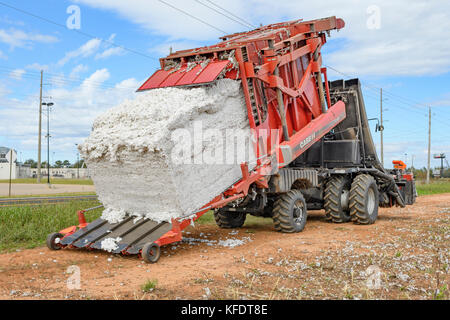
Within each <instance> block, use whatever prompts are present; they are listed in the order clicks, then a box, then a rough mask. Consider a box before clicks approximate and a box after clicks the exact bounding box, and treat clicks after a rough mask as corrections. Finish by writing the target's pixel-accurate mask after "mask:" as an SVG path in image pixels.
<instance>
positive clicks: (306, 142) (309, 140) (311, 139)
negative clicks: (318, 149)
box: [299, 132, 316, 149]
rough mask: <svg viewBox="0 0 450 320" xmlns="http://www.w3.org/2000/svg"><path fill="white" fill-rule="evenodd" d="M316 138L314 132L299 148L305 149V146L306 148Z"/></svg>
mask: <svg viewBox="0 0 450 320" xmlns="http://www.w3.org/2000/svg"><path fill="white" fill-rule="evenodd" d="M315 138H316V133H315V132H314V133H313V134H312V135H310V136H309V137H306V138H305V140H303V141H302V142H300V144H299V148H300V149H303V147H304V146H306V145H307V144H308V143H310V142H311V141H313V140H314V139H315Z"/></svg>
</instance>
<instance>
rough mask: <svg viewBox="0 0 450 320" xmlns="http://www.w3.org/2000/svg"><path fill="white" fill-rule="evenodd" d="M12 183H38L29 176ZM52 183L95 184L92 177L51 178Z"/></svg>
mask: <svg viewBox="0 0 450 320" xmlns="http://www.w3.org/2000/svg"><path fill="white" fill-rule="evenodd" d="M11 182H12V183H32V184H37V180H36V179H33V178H27V179H13V180H11ZM0 183H9V180H7V179H4V180H0ZM50 183H51V184H80V185H93V184H94V183H93V182H92V180H91V179H61V178H55V179H52V178H50ZM41 184H47V179H44V178H43V179H41Z"/></svg>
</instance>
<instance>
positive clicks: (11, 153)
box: [9, 148, 13, 197]
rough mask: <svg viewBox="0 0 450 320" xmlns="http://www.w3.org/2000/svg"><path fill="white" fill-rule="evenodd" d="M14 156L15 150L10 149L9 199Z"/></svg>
mask: <svg viewBox="0 0 450 320" xmlns="http://www.w3.org/2000/svg"><path fill="white" fill-rule="evenodd" d="M12 155H13V149H12V148H11V149H9V197H11V183H12V162H13V160H12V158H13V157H12Z"/></svg>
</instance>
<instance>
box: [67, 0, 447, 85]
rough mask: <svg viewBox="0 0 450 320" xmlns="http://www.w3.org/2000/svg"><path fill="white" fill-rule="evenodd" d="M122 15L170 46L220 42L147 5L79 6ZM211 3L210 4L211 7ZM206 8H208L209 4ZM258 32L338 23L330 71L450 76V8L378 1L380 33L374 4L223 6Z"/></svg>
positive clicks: (343, 0)
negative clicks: (298, 23) (278, 25)
mask: <svg viewBox="0 0 450 320" xmlns="http://www.w3.org/2000/svg"><path fill="white" fill-rule="evenodd" d="M76 2H78V3H83V4H85V5H89V6H91V7H94V8H99V9H103V10H109V11H113V12H116V13H118V14H119V15H120V16H121V17H123V18H124V19H127V20H129V21H131V22H133V23H135V24H138V25H140V26H141V27H142V28H144V29H146V30H149V31H151V32H152V33H155V34H158V35H163V36H166V37H167V38H168V40H169V41H184V40H186V41H212V40H215V39H216V38H217V37H218V36H221V35H222V34H221V33H220V32H219V31H217V30H215V29H213V28H211V27H208V26H206V25H204V24H202V23H201V22H198V21H196V20H194V19H192V18H191V17H188V16H186V15H184V14H183V13H180V12H178V11H176V10H174V9H173V8H170V7H168V6H166V5H164V4H162V3H161V2H157V1H146V0H129V1H126V2H124V1H119V0H76ZM168 2H169V3H170V4H172V5H173V6H175V7H178V8H180V9H182V10H184V11H186V12H188V13H190V14H192V15H194V16H196V17H198V18H201V19H203V20H205V21H206V22H208V23H210V24H212V25H214V26H215V27H217V28H219V29H222V30H225V31H227V32H229V33H231V32H236V31H245V28H244V27H243V26H241V25H239V24H237V23H236V22H233V21H231V20H229V19H227V18H226V17H224V16H222V15H219V14H217V13H216V12H214V11H212V10H210V9H208V8H206V7H204V6H202V5H201V4H199V3H197V2H186V1H184V0H171V1H168ZM205 3H206V2H205ZM206 4H207V3H206ZM218 4H219V5H221V6H223V7H225V8H226V9H228V10H229V11H231V12H234V13H235V14H237V15H238V16H240V17H242V18H244V19H245V20H247V21H249V22H250V23H252V24H253V25H259V23H260V22H261V23H263V24H268V23H275V22H280V21H286V20H294V19H299V18H303V19H305V20H309V19H317V18H323V17H327V16H333V15H335V16H338V17H341V18H343V19H344V20H345V22H346V27H345V28H344V29H342V30H341V31H340V32H339V33H336V32H333V33H332V38H331V39H332V40H333V39H338V40H337V41H334V44H336V46H337V48H335V49H334V50H333V52H331V51H327V48H329V47H330V45H331V43H330V44H327V45H326V46H325V47H324V50H323V51H324V53H325V55H326V56H325V58H324V63H325V64H328V65H330V66H334V67H335V68H337V69H338V70H341V71H343V72H346V73H352V74H357V75H383V76H394V75H406V76H408V75H413V76H418V75H429V74H441V73H445V72H448V71H450V33H448V32H445V31H443V30H448V29H450V19H448V17H449V16H450V3H449V2H446V1H427V0H421V1H419V0H418V1H408V0H397V1H392V0H379V1H376V5H377V6H378V7H379V9H380V18H381V20H380V28H379V29H368V27H367V20H368V19H369V18H370V15H369V14H368V13H367V9H368V8H369V7H370V6H372V5H373V4H374V1H373V0H361V1H356V0H352V1H348V0H335V1H333V2H329V1H314V2H305V1H291V0H279V1H275V2H274V1H272V0H249V1H238V0H230V1H227V2H220V3H219V2H218Z"/></svg>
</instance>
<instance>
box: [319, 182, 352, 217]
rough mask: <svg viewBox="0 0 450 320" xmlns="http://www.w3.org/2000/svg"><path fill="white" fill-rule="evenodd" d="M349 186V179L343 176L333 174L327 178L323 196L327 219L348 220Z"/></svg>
mask: <svg viewBox="0 0 450 320" xmlns="http://www.w3.org/2000/svg"><path fill="white" fill-rule="evenodd" d="M350 187H351V182H350V180H349V179H348V178H347V177H344V176H334V177H332V178H331V179H330V180H328V182H327V184H326V187H325V195H324V197H323V199H324V205H323V206H324V209H325V216H326V219H327V220H329V221H332V222H334V223H343V222H348V221H350V218H351V216H350V210H349V206H348V202H349V193H350Z"/></svg>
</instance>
